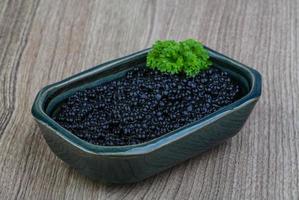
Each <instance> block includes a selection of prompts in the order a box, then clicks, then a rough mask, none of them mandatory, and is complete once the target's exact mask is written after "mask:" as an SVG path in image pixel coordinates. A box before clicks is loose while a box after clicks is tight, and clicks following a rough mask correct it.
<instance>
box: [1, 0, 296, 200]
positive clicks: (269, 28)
mask: <svg viewBox="0 0 299 200" xmlns="http://www.w3.org/2000/svg"><path fill="white" fill-rule="evenodd" d="M298 17H299V2H298V1H296V0H250V1H247V0H185V1H183V0H181V1H179V0H177V1H175V0H156V1H155V0H152V1H145V0H135V1H134V0H106V1H105V0H101V1H95V0H86V1H85V0H61V1H53V0H40V1H39V0H24V1H20V0H1V1H0V199H51V200H52V199H115V200H119V199H128V200H131V199H178V200H183V199H236V200H238V199H298V198H299V196H298V195H299V171H298V168H299V167H298V165H299V159H298V157H299V150H298V149H299V135H298V134H299V132H298V129H299V66H298V64H299V55H298V53H299V49H298V45H299V43H298V41H299V32H298V31H299V18H298ZM185 38H196V39H199V40H201V41H202V42H203V43H204V44H206V45H207V46H209V47H211V48H213V49H215V50H217V51H219V52H222V53H224V54H226V55H228V56H230V57H232V58H234V59H236V60H239V61H240V62H242V63H245V64H247V65H249V66H252V67H253V68H256V69H257V70H259V71H260V72H261V73H262V75H263V78H264V80H263V94H262V97H261V99H260V101H259V103H258V104H257V106H256V108H255V110H254V111H253V113H252V115H251V116H250V118H249V120H248V121H247V123H246V125H245V127H244V128H243V129H242V131H241V132H240V133H239V134H238V135H237V136H235V137H234V138H232V139H231V140H229V141H227V142H226V143H224V144H222V145H220V146H219V147H217V148H214V149H212V150H211V151H209V152H207V153H204V154H202V155H200V156H198V157H196V158H194V159H192V160H189V161H187V162H184V163H182V164H180V165H178V166H177V167H174V168H172V169H170V170H168V171H165V172H163V173H161V174H159V175H157V176H155V177H152V178H150V179H147V180H145V181H143V182H140V183H137V184H131V185H116V186H115V185H114V186H113V185H104V184H101V183H94V182H91V181H89V180H88V179H86V178H85V177H83V176H81V175H79V174H78V173H77V172H76V171H74V170H73V169H70V168H69V167H68V166H67V165H66V164H64V163H63V162H62V161H60V160H59V159H58V158H56V157H55V156H54V154H53V153H52V152H51V151H50V149H49V148H48V147H47V145H46V143H45V141H44V139H43V138H42V137H41V134H40V131H39V129H38V127H37V125H36V123H35V122H34V120H33V119H32V116H31V113H30V109H31V105H32V102H33V100H34V97H35V95H36V93H37V92H38V90H39V89H40V88H41V87H43V86H45V85H46V84H49V83H53V82H55V81H58V80H61V79H62V78H65V77H68V76H70V75H72V74H75V73H77V72H80V71H82V70H84V69H88V68H89V67H91V66H94V65H96V64H99V63H101V62H103V61H107V60H109V59H112V58H116V57H119V56H123V55H126V54H129V53H131V52H134V51H137V50H141V49H143V48H145V47H149V46H151V44H152V43H153V42H154V41H155V40H157V39H177V40H180V39H185Z"/></svg>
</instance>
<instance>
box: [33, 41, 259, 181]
mask: <svg viewBox="0 0 299 200" xmlns="http://www.w3.org/2000/svg"><path fill="white" fill-rule="evenodd" d="M206 49H207V50H208V52H209V55H210V57H211V59H212V61H213V65H214V66H215V67H218V68H221V69H222V70H224V71H227V72H228V73H229V74H231V76H232V77H233V79H235V80H237V81H239V82H240V83H241V88H242V91H243V96H242V97H241V98H240V99H239V100H237V101H235V102H234V103H232V104H230V105H227V106H225V107H222V108H220V109H219V110H218V111H216V112H214V113H212V114H210V115H208V116H206V117H204V118H202V119H200V120H198V121H195V122H193V123H190V124H188V125H186V126H184V127H181V128H180V129H177V130H174V131H172V132H169V133H167V134H165V135H163V136H161V137H159V138H156V139H154V140H151V141H149V142H146V143H142V144H137V145H127V146H98V145H93V144H90V143H88V142H86V141H84V140H81V139H80V138H78V137H77V136H75V135H73V134H72V133H71V132H69V131H68V130H66V129H65V128H63V127H62V126H60V125H59V124H58V123H57V122H55V121H54V120H53V119H52V118H51V117H50V114H51V113H52V112H53V111H54V109H55V108H56V107H57V105H59V103H60V102H61V101H63V100H64V99H66V98H67V97H69V96H70V95H72V94H73V93H74V92H76V91H78V90H82V89H85V88H89V87H94V86H96V85H98V84H101V83H103V82H106V81H111V80H113V79H116V78H119V77H121V76H123V75H124V74H125V73H126V71H128V70H129V69H130V68H132V67H133V66H138V65H144V64H145V62H146V55H147V53H148V51H149V50H150V49H145V50H142V51H139V52H136V53H133V54H131V55H128V56H125V57H122V58H118V59H115V60H112V61H109V62H106V63H104V64H101V65H98V66H96V67H93V68H91V69H89V70H86V71H83V72H81V73H78V74H76V75H74V76H71V77H70V78H67V79H65V80H62V81H60V82H57V83H54V84H51V85H48V86H46V87H44V88H43V89H41V90H40V91H39V93H38V94H37V96H36V99H35V101H34V103H33V106H32V114H33V116H34V118H35V119H36V121H37V122H38V124H39V126H40V128H41V130H42V131H41V133H42V134H43V136H44V138H45V140H46V142H47V144H48V145H49V147H50V148H51V150H52V151H53V152H54V153H55V154H56V155H57V156H58V157H59V158H60V159H62V160H63V161H65V162H66V163H68V164H69V165H70V166H71V167H73V168H75V169H77V170H78V171H79V172H80V173H81V174H83V175H85V176H87V177H89V178H90V179H93V180H100V181H103V182H107V183H132V182H137V181H140V180H143V179H145V178H147V177H150V176H152V175H154V174H157V173H158V172H161V171H163V170H165V169H167V168H170V167H172V166H174V165H176V164H177V163H180V162H182V161H184V160H187V159H189V158H191V157H194V156H196V155H198V154H199V153H201V152H203V151H206V150H208V149H209V148H211V147H213V146H215V145H217V144H219V143H221V142H223V141H224V140H226V139H228V138H230V137H232V136H234V135H235V134H236V133H237V132H238V131H239V130H240V129H241V128H242V126H243V125H244V123H245V121H246V119H247V118H248V116H249V114H250V112H251V111H252V109H253V107H254V105H255V103H256V102H257V100H258V99H259V97H260V95H261V87H262V84H261V75H260V74H259V73H258V72H257V71H256V70H254V69H251V68H249V67H247V66H245V65H243V64H240V63H238V62H237V61H234V60H232V59H230V58H228V57H226V56H224V55H222V54H220V53H217V52H215V51H213V50H211V49H209V48H207V47H206Z"/></svg>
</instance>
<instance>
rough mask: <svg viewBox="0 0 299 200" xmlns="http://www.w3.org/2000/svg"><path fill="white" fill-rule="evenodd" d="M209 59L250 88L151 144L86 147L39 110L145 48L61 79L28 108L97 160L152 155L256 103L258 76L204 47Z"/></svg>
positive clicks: (259, 93)
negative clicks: (244, 78)
mask: <svg viewBox="0 0 299 200" xmlns="http://www.w3.org/2000/svg"><path fill="white" fill-rule="evenodd" d="M205 48H206V49H207V50H208V52H209V55H210V56H211V57H213V58H214V59H218V60H221V61H222V62H224V63H226V64H228V65H234V67H237V68H240V69H241V70H242V71H244V72H246V73H247V74H248V75H249V76H250V84H251V88H250V90H249V92H248V93H247V94H246V95H244V96H243V97H242V98H240V99H238V100H237V101H235V102H233V103H231V104H229V105H227V106H224V107H222V108H220V109H219V110H217V111H216V112H214V113H211V114H209V115H207V116H205V117H203V118H201V119H200V120H197V121H195V122H192V123H190V124H188V125H186V126H183V127H181V128H179V129H176V130H174V131H171V132H169V133H167V134H165V135H162V136H160V137H158V138H155V139H153V140H150V141H147V142H144V143H141V144H136V145H126V146H100V145H94V144H91V143H88V142H87V141H84V140H82V139H80V138H79V137H77V136H76V135H74V134H72V133H71V132H70V131H68V130H67V129H65V128H63V127H62V126H60V125H59V124H58V123H57V122H55V121H54V120H53V119H52V118H51V117H50V116H49V115H48V114H46V112H45V111H44V109H43V105H44V102H45V101H46V100H47V98H48V97H49V94H50V93H51V92H53V91H54V90H57V89H58V88H62V87H65V86H67V85H68V84H70V83H72V82H74V81H78V80H81V79H84V78H87V77H88V76H90V75H92V74H95V73H98V72H99V71H101V70H103V69H104V68H106V67H111V66H114V65H116V64H117V65H120V64H122V63H126V62H129V61H132V60H136V59H138V58H141V57H143V56H144V55H145V54H147V53H148V51H149V50H150V49H151V48H147V49H144V50H141V51H138V52H135V53H132V54H129V55H127V56H124V57H121V58H117V59H113V60H111V61H108V62H105V63H102V64H100V65H97V66H95V67H92V68H90V69H87V70H85V71H82V72H80V73H77V74H75V75H73V76H70V77H68V78H66V79H63V80H61V81H59V82H56V83H52V84H49V85H47V86H45V87H44V88H42V89H41V90H40V91H39V92H38V94H37V96H36V98H35V100H34V103H33V105H32V109H31V112H32V115H33V116H34V118H35V119H36V121H37V122H38V123H40V124H41V125H43V126H46V127H47V128H48V129H51V130H52V131H51V132H52V133H54V134H56V135H57V136H59V137H61V138H62V139H63V140H64V141H66V142H68V143H70V145H72V146H75V147H76V148H78V149H80V150H82V151H84V152H86V153H89V154H95V155H99V156H110V157H119V156H137V155H142V154H147V153H150V152H153V151H156V150H158V149H160V148H162V147H164V146H166V145H169V144H171V143H173V142H175V141H177V140H180V139H181V138H183V137H186V136H188V135H189V134H191V133H192V132H194V131H196V130H199V129H201V128H203V127H204V126H207V125H209V124H211V123H213V122H214V121H217V120H218V119H220V118H222V117H224V116H226V115H228V114H230V113H231V112H234V111H236V110H239V109H241V108H242V107H244V106H246V105H248V104H250V103H252V102H254V101H257V100H258V98H259V97H260V95H261V90H262V77H261V74H260V73H259V72H258V71H256V70H254V69H252V68H250V67H248V66H246V65H244V64H241V63H239V62H238V61H235V60H233V59H231V58H229V57H227V56H225V55H223V54H221V53H218V52H216V51H214V50H212V49H210V48H208V47H205Z"/></svg>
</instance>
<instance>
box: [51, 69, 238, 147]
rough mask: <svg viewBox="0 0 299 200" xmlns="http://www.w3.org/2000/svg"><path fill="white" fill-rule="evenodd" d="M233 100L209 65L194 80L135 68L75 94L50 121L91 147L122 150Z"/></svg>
mask: <svg viewBox="0 0 299 200" xmlns="http://www.w3.org/2000/svg"><path fill="white" fill-rule="evenodd" d="M239 97H240V86H239V85H238V83H236V82H234V81H233V80H232V79H231V77H230V76H229V74H228V73H227V72H223V71H221V70H220V69H217V68H215V67H211V68H210V69H209V70H206V71H203V72H201V73H200V74H199V75H197V76H196V77H194V78H188V77H186V76H184V75H170V74H165V73H161V72H158V71H154V70H151V69H148V68H145V67H135V68H133V69H132V70H130V71H129V72H127V73H126V75H125V76H124V77H122V78H119V79H117V80H114V81H110V82H107V83H104V84H102V85H99V86H97V87H94V88H90V89H85V90H82V91H78V92H76V93H75V94H74V95H72V96H70V97H69V98H67V99H66V100H65V101H64V102H63V103H61V105H60V106H59V108H58V109H57V110H56V111H55V112H54V113H53V114H52V117H53V119H54V120H55V121H56V122H58V123H59V124H60V125H61V126H63V127H64V128H66V129H68V130H69V131H70V132H72V133H73V134H75V135H76V136H78V137H79V138H81V139H83V140H85V141H88V142H90V143H92V144H96V145H104V146H123V145H132V144H139V143H143V142H146V141H149V140H152V139H154V138H157V137H159V136H161V135H163V134H166V133H168V132H170V131H172V130H175V129H178V128H180V127H182V126H184V125H187V124H188V123H190V122H193V121H196V120H198V119H200V118H202V117H204V116H206V115H208V114H210V113H213V112H215V111H216V110H218V109H219V108H220V107H223V106H225V105H228V104H230V103H232V102H234V101H235V100H236V99H238V98H239Z"/></svg>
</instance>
